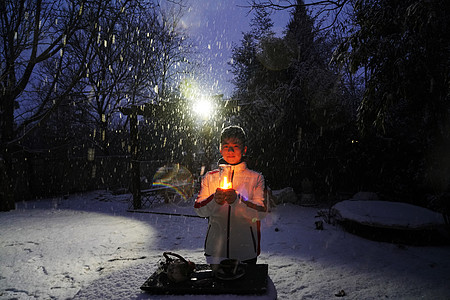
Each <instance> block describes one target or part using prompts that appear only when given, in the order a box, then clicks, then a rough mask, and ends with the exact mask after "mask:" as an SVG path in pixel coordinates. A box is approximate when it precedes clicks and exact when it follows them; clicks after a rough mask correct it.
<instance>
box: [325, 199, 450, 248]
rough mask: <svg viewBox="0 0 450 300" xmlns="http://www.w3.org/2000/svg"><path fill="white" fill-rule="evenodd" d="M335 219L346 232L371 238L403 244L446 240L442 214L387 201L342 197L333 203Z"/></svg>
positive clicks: (442, 241)
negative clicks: (343, 199) (344, 198)
mask: <svg viewBox="0 0 450 300" xmlns="http://www.w3.org/2000/svg"><path fill="white" fill-rule="evenodd" d="M332 211H333V214H334V217H335V218H336V220H337V221H338V222H339V223H341V224H342V225H344V227H345V228H346V229H348V230H349V231H351V232H353V233H356V234H358V235H362V236H365V237H368V238H370V239H374V240H380V241H388V242H399V243H406V244H416V245H424V244H441V243H446V242H448V241H446V238H448V237H445V236H443V235H442V233H445V230H444V228H445V226H446V225H445V221H444V217H443V215H442V214H440V213H437V212H434V211H431V210H429V209H426V208H424V207H419V206H416V205H412V204H408V203H402V202H390V201H378V200H345V201H342V202H339V203H337V204H335V205H334V206H333V207H332Z"/></svg>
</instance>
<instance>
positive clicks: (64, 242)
mask: <svg viewBox="0 0 450 300" xmlns="http://www.w3.org/2000/svg"><path fill="white" fill-rule="evenodd" d="M128 198H129V195H118V196H114V195H111V194H110V193H109V192H107V191H96V192H91V193H86V194H82V195H70V196H69V197H67V199H63V198H55V199H43V200H39V201H32V202H26V203H18V204H17V209H16V210H15V211H11V212H4V213H0V299H172V297H171V296H155V295H150V294H147V293H144V292H142V291H141V290H140V286H141V285H142V284H143V283H144V281H145V280H146V279H147V278H148V277H149V276H150V275H151V274H152V273H153V271H155V269H156V267H157V264H158V262H159V261H161V260H162V258H163V257H162V253H163V252H164V251H173V252H176V253H179V254H181V255H183V256H184V257H185V258H187V259H189V260H191V261H194V262H196V263H204V262H205V261H204V256H203V249H202V247H203V239H204V236H205V232H206V225H207V221H206V220H205V219H202V218H195V217H186V216H169V215H156V214H144V213H131V212H127V211H126V210H127V208H128V203H127V200H128ZM154 210H155V211H160V212H174V213H181V214H190V215H195V213H194V211H193V208H192V203H186V204H185V205H164V204H161V205H159V206H158V207H155V208H154ZM316 215H317V208H312V207H301V206H296V205H293V204H286V205H279V206H277V207H276V208H275V209H274V210H273V212H272V213H271V214H270V216H269V217H268V218H267V219H265V220H264V224H263V233H262V254H261V256H260V258H259V261H258V262H259V263H267V264H269V276H270V278H271V279H272V281H273V282H274V284H275V286H276V289H277V292H278V299H339V298H337V296H336V294H337V293H338V292H339V291H341V290H344V291H345V296H344V297H343V299H450V284H449V282H450V247H449V246H442V247H411V246H404V245H395V244H389V243H381V242H374V241H370V240H366V239H363V238H360V237H358V236H355V235H352V234H350V233H347V232H345V231H344V230H342V229H341V228H340V227H338V226H332V225H329V224H326V223H325V224H324V230H316V226H315V222H316V221H317V220H318V219H317V218H316ZM193 298H194V299H199V298H200V299H209V298H208V297H193ZM225 298H228V299H233V296H228V297H225ZM248 298H252V297H248ZM183 299H186V297H185V298H183ZM215 299H216V298H215Z"/></svg>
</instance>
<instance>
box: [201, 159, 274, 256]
mask: <svg viewBox="0 0 450 300" xmlns="http://www.w3.org/2000/svg"><path fill="white" fill-rule="evenodd" d="M231 171H232V176H231V177H232V179H231V181H232V184H233V188H234V189H235V190H236V193H237V199H236V201H235V202H234V203H232V204H231V205H230V204H228V203H225V204H223V205H220V204H217V203H216V202H215V201H214V193H215V192H216V189H217V188H218V187H219V181H220V172H221V168H219V169H216V170H213V171H210V172H208V173H207V174H206V175H205V176H204V177H203V180H202V186H201V190H200V193H199V195H198V197H197V199H196V201H195V204H194V208H195V211H196V212H197V214H198V215H199V216H201V217H208V218H209V221H208V231H207V234H206V239H205V255H206V256H213V257H220V258H235V259H239V260H241V261H243V260H248V259H253V258H256V257H257V256H258V255H259V253H260V241H261V222H260V220H261V219H262V218H263V217H265V215H266V212H267V207H266V205H265V203H264V177H263V176H262V175H261V174H260V173H257V172H255V171H252V170H249V169H247V165H246V163H245V162H241V163H240V164H238V165H232V166H231Z"/></svg>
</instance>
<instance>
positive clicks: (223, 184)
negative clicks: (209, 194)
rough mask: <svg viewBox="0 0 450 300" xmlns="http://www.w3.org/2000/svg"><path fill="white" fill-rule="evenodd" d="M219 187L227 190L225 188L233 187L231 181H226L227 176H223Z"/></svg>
mask: <svg viewBox="0 0 450 300" xmlns="http://www.w3.org/2000/svg"><path fill="white" fill-rule="evenodd" d="M220 188H221V189H223V190H227V189H232V188H233V185H232V184H231V182H228V178H227V176H224V177H223V183H222V185H221V186H220Z"/></svg>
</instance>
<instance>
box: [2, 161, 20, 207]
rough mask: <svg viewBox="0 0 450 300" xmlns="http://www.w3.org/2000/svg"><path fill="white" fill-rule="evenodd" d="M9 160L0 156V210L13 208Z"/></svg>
mask: <svg viewBox="0 0 450 300" xmlns="http://www.w3.org/2000/svg"><path fill="white" fill-rule="evenodd" d="M12 183H13V176H12V168H11V160H10V159H4V158H1V157H0V211H10V210H14V209H15V208H16V207H15V203H14V188H13V185H12Z"/></svg>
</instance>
